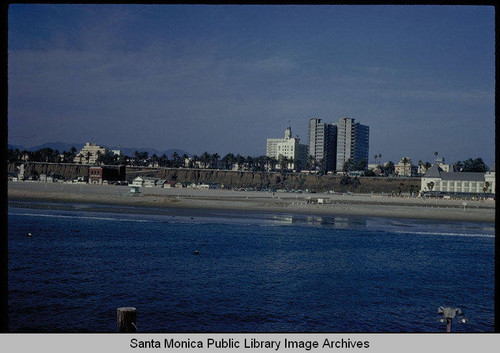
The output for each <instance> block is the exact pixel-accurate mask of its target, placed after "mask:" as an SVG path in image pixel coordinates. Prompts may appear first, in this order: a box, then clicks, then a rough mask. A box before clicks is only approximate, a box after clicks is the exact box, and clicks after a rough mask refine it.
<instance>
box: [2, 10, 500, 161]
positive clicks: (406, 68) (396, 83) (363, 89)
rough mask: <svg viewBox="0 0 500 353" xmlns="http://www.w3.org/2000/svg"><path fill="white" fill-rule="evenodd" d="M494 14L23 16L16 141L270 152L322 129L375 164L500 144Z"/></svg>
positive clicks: (12, 90) (14, 33)
mask: <svg viewBox="0 0 500 353" xmlns="http://www.w3.org/2000/svg"><path fill="white" fill-rule="evenodd" d="M494 17H495V13H494V7H492V6H398V5H396V6H379V5H369V6H338V5H330V6H312V5H305V6H304V5H302V6H291V5H278V6H263V5H257V6H255V5H248V6H241V5H67V4H66V5H46V4H42V5H33V4H24V5H21V4H19V5H11V6H10V8H9V34H8V39H9V43H8V45H9V49H8V55H9V58H8V64H9V68H8V79H9V83H8V85H9V86H8V87H9V100H8V127H9V132H8V138H9V143H12V144H22V145H24V146H26V147H31V146H35V145H39V144H43V143H45V142H55V141H61V142H68V143H74V142H87V141H90V142H95V143H97V144H101V145H108V146H111V145H121V146H126V147H144V148H145V147H153V148H156V149H159V150H166V149H171V148H179V149H183V150H185V151H188V152H190V153H192V154H201V153H202V152H204V151H208V152H209V153H215V152H217V153H218V154H219V155H221V156H223V155H225V154H227V153H229V152H233V153H235V154H236V153H239V154H242V155H245V156H247V155H251V156H257V155H262V154H265V152H266V139H267V138H270V137H283V136H284V130H285V127H286V126H287V125H288V124H291V126H292V132H293V134H294V135H298V136H299V137H300V138H301V141H302V142H303V143H307V126H308V122H309V119H310V118H312V117H318V118H321V119H323V121H325V122H335V121H337V120H338V118H339V117H341V116H348V117H352V118H355V119H356V121H358V122H360V123H362V124H365V125H368V126H370V152H369V154H370V162H371V161H372V160H373V156H374V155H375V154H379V153H380V154H382V156H383V158H382V159H383V160H392V161H394V162H397V161H399V159H400V158H401V157H405V156H407V157H410V158H411V159H412V160H413V161H414V162H415V163H416V162H418V160H423V161H430V162H432V160H433V158H434V152H436V151H437V152H439V154H440V155H442V156H444V157H445V158H446V161H448V162H451V161H452V160H454V161H456V160H464V159H468V158H476V157H482V158H483V159H484V161H485V162H486V163H487V164H488V165H491V163H493V162H494V151H495V149H494V146H495V131H494V130H495V109H494V103H495V53H494V45H495V37H494V34H495V33H494V30H495V28H494Z"/></svg>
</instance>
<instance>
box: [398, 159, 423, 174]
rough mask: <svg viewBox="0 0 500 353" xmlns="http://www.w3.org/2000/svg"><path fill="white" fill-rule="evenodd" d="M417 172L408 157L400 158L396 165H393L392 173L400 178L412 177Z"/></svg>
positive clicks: (416, 167)
mask: <svg viewBox="0 0 500 353" xmlns="http://www.w3.org/2000/svg"><path fill="white" fill-rule="evenodd" d="M417 171H418V166H414V165H413V164H412V162H411V159H410V158H408V157H404V158H401V160H400V161H399V163H398V164H395V165H394V173H395V174H396V175H397V176H400V177H411V176H414V175H415V174H416V173H417Z"/></svg>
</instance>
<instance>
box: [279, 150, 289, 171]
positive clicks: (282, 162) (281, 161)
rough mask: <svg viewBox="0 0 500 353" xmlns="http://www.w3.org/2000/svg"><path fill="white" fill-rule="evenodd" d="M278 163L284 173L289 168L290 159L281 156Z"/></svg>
mask: <svg viewBox="0 0 500 353" xmlns="http://www.w3.org/2000/svg"><path fill="white" fill-rule="evenodd" d="M278 163H279V165H280V169H281V171H282V172H284V171H285V170H286V169H287V166H288V158H287V157H285V156H283V155H282V154H280V155H279V156H278Z"/></svg>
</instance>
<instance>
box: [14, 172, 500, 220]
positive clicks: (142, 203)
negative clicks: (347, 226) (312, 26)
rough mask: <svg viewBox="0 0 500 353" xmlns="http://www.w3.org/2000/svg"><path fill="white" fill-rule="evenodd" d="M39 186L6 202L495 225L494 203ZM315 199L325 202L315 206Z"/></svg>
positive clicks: (17, 189)
mask: <svg viewBox="0 0 500 353" xmlns="http://www.w3.org/2000/svg"><path fill="white" fill-rule="evenodd" d="M129 191H130V187H128V186H114V185H109V186H108V185H89V184H83V183H82V184H65V183H41V182H9V183H8V199H9V201H46V202H53V203H61V204H64V203H87V204H101V205H113V206H120V205H121V206H133V207H141V208H155V209H158V208H160V209H161V208H164V209H198V210H203V209H221V210H240V211H258V212H269V213H277V212H279V213H290V214H308V215H332V216H334V215H344V216H349V215H351V216H369V217H396V218H409V219H428V220H447V221H453V220H456V221H468V222H491V223H494V222H495V202H494V201H493V200H477V201H471V200H467V201H465V202H466V205H465V206H464V201H463V200H451V199H450V200H444V199H430V198H427V199H426V200H424V199H422V198H415V197H390V196H388V195H383V194H326V193H325V194H321V193H317V194H316V193H315V194H307V193H300V194H298V193H284V192H274V193H273V192H261V191H235V190H218V189H215V190H199V189H190V188H167V189H163V188H141V192H140V194H139V195H130V194H129ZM318 199H323V200H325V201H326V202H327V203H325V204H318V203H317V201H318Z"/></svg>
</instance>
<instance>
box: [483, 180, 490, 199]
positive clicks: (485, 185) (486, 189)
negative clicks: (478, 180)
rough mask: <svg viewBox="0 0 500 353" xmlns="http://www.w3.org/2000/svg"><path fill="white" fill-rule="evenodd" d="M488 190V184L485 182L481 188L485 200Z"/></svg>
mask: <svg viewBox="0 0 500 353" xmlns="http://www.w3.org/2000/svg"><path fill="white" fill-rule="evenodd" d="M489 188H490V182H489V181H487V182H485V183H484V186H483V192H484V198H485V199H486V193H487V192H488V189H489Z"/></svg>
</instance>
